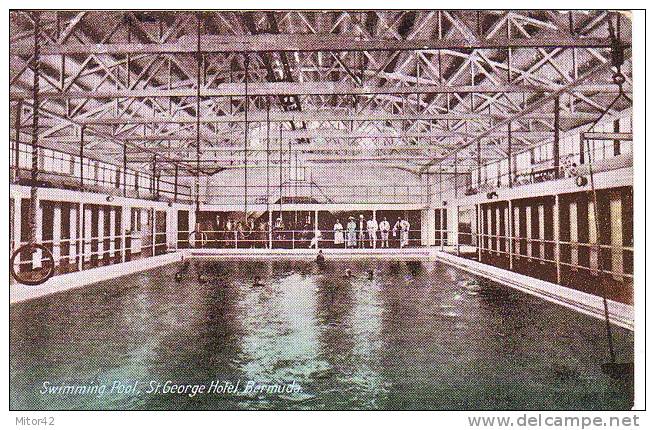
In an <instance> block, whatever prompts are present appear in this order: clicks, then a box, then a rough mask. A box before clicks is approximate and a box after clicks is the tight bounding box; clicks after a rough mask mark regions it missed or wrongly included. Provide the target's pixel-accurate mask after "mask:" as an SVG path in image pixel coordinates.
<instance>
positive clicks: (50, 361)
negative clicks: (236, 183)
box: [10, 260, 633, 410]
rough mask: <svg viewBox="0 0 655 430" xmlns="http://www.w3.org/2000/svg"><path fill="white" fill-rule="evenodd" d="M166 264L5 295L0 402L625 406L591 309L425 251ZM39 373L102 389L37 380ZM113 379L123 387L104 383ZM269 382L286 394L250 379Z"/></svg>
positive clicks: (626, 398) (69, 405) (628, 397)
mask: <svg viewBox="0 0 655 430" xmlns="http://www.w3.org/2000/svg"><path fill="white" fill-rule="evenodd" d="M181 267H182V266H181V264H179V263H176V264H171V265H168V266H164V267H160V268H157V269H154V270H151V271H147V272H142V273H138V274H136V275H129V276H124V277H121V278H117V279H114V280H112V281H107V282H103V283H99V284H94V285H91V286H88V287H84V288H79V289H75V290H69V291H65V292H62V293H58V294H54V295H51V296H47V297H42V298H39V299H36V300H31V301H27V302H23V303H17V304H13V305H11V308H10V312H11V316H10V323H11V329H10V342H11V350H10V369H11V370H10V373H11V374H10V381H11V393H10V403H11V404H10V406H11V408H12V409H439V410H442V409H445V410H450V409H476V410H477V409H629V408H630V407H631V405H632V399H633V394H632V393H633V382H632V380H613V379H611V378H609V377H608V376H606V375H604V374H602V373H601V371H600V365H601V363H603V362H604V361H606V360H607V352H606V349H607V347H606V340H605V332H604V325H603V322H602V321H599V320H596V319H593V318H590V317H587V316H584V315H580V314H578V313H576V312H574V311H572V310H569V309H566V308H564V307H561V306H558V305H556V304H552V303H548V302H545V301H543V300H541V299H538V298H536V297H533V296H530V295H527V294H524V293H521V292H518V291H515V290H512V289H510V288H508V287H505V286H501V285H498V284H495V283H493V282H490V281H488V280H485V279H482V278H479V277H475V276H472V275H470V274H467V273H466V272H463V271H461V270H458V269H454V268H452V267H449V266H446V265H443V264H440V263H434V262H410V261H406V262H403V261H400V262H383V261H367V260H360V261H329V262H327V264H326V266H325V267H323V268H319V267H317V266H316V264H315V263H314V262H312V261H252V260H248V261H238V262H235V261H229V262H225V261H195V262H192V263H191V264H190V267H189V269H188V271H187V272H186V273H184V274H183V275H182V279H181V281H180V282H177V281H176V280H175V276H174V275H175V273H176V272H177V271H179V270H180V268H181ZM347 268H350V269H352V271H353V274H354V275H355V276H354V277H353V278H352V279H345V278H344V277H343V276H342V274H343V273H344V272H345V270H346V269H347ZM367 270H373V271H374V273H373V279H372V280H370V279H368V276H367V274H366V271H367ZM199 273H205V274H206V275H207V281H206V282H204V283H202V282H199V280H198V274H199ZM254 276H260V277H261V278H262V282H263V284H264V285H263V286H253V283H252V280H253V278H254ZM613 331H614V337H615V343H616V349H617V354H618V356H619V358H620V359H621V360H622V361H632V348H633V336H632V333H631V332H629V331H627V330H623V329H620V328H617V327H613ZM167 381H171V382H172V383H175V384H190V385H193V384H195V385H205V386H206V387H209V386H210V384H211V383H212V381H219V383H220V384H223V385H227V384H232V385H236V384H237V383H238V384H239V386H238V387H237V388H238V389H237V390H236V392H235V393H225V392H223V393H219V392H213V393H209V392H206V393H202V394H197V395H195V396H191V395H189V393H186V394H181V393H169V392H163V391H164V388H163V386H165V384H166V382H167ZM44 382H45V383H46V384H47V385H48V384H49V385H48V387H49V388H51V387H61V386H64V387H65V386H75V387H77V386H87V387H94V386H96V387H101V386H106V391H105V392H104V394H103V395H99V394H97V393H91V394H89V393H87V394H83V393H82V394H81V393H66V392H65V391H64V392H61V393H52V392H50V391H48V392H45V393H43V391H44ZM116 383H121V384H124V386H126V387H127V386H132V385H133V384H135V383H136V390H135V391H134V392H129V390H127V389H122V391H123V392H119V390H118V389H116V390H115V391H114V392H109V390H110V389H111V387H112V386H113V385H114V384H116ZM157 383H159V384H161V385H162V387H161V388H160V391H159V392H152V393H149V392H148V391H149V389H150V388H151V387H152V386H156V384H157ZM249 383H250V384H254V386H257V387H259V389H260V390H264V391H260V392H255V390H253V391H250V392H247V390H246V387H247V385H248V384H249ZM151 384H154V385H151ZM275 384H278V386H279V387H291V389H294V388H295V392H290V393H289V392H281V393H280V392H268V391H266V388H267V387H265V385H266V386H273V387H275ZM168 387H169V388H170V384H169V385H168ZM298 387H299V388H298ZM115 388H118V386H116V387H115ZM276 389H278V388H276ZM292 391H293V390H292Z"/></svg>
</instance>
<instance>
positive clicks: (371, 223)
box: [366, 216, 378, 249]
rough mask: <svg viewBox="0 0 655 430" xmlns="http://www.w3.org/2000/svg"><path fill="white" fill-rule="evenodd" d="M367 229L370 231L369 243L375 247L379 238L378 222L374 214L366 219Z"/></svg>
mask: <svg viewBox="0 0 655 430" xmlns="http://www.w3.org/2000/svg"><path fill="white" fill-rule="evenodd" d="M366 230H367V231H368V245H369V246H370V247H371V248H373V249H375V248H376V242H377V239H378V222H377V221H376V220H375V219H374V218H373V216H371V219H369V220H368V221H366Z"/></svg>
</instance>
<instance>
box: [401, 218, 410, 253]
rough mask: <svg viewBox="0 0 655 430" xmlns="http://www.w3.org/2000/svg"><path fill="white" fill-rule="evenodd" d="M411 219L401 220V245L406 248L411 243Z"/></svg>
mask: <svg viewBox="0 0 655 430" xmlns="http://www.w3.org/2000/svg"><path fill="white" fill-rule="evenodd" d="M409 227H410V225H409V221H407V220H406V219H403V220H402V221H400V247H401V248H404V247H406V246H408V245H409Z"/></svg>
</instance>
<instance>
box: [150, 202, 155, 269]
mask: <svg viewBox="0 0 655 430" xmlns="http://www.w3.org/2000/svg"><path fill="white" fill-rule="evenodd" d="M150 213H151V216H150V247H151V248H150V256H151V257H154V256H155V252H156V251H157V228H156V227H155V224H156V223H157V210H156V209H155V208H150Z"/></svg>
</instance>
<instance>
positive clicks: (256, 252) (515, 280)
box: [9, 248, 634, 330]
mask: <svg viewBox="0 0 655 430" xmlns="http://www.w3.org/2000/svg"><path fill="white" fill-rule="evenodd" d="M451 251H452V250H451ZM316 254H317V251H316V250H315V249H294V250H292V249H275V250H268V249H185V250H178V251H175V252H171V253H168V254H164V255H159V256H156V257H151V258H145V259H141V260H136V261H130V262H125V263H119V264H115V265H111V266H103V267H97V268H93V269H89V270H84V271H82V272H73V273H66V274H63V275H58V276H54V277H52V278H51V279H49V280H48V281H47V282H45V283H44V284H42V285H38V286H26V285H21V284H17V283H13V284H11V285H10V287H9V297H10V303H17V302H22V301H25V300H30V299H34V298H37V297H41V296H46V295H49V294H54V293H57V292H60V291H65V290H70V289H73V288H79V287H83V286H85V285H89V284H93V283H96V282H102V281H107V280H109V279H113V278H117V277H119V276H124V275H129V274H132V273H137V272H141V271H144V270H149V269H153V268H156V267H159V266H163V265H166V264H170V263H173V262H176V261H181V260H183V259H193V260H216V259H221V260H232V259H234V260H238V259H244V258H249V259H258V258H261V259H271V258H275V259H285V260H292V259H293V260H297V259H306V260H313V259H314V258H315V256H316ZM323 254H324V255H325V257H326V259H336V260H346V259H352V258H370V259H380V260H393V259H402V260H415V261H441V262H443V263H446V264H449V265H451V266H455V267H457V268H460V269H462V270H464V271H466V272H469V273H472V274H474V275H479V276H482V277H485V278H488V279H490V280H492V281H495V282H498V283H500V284H503V285H507V286H509V287H511V288H515V289H517V290H520V291H523V292H526V293H528V294H532V295H534V296H537V297H540V298H542V299H544V300H547V301H549V302H553V303H557V304H559V305H562V306H565V307H567V308H570V309H573V310H575V311H578V312H580V313H583V314H585V315H589V316H592V317H594V318H598V319H604V317H605V316H604V308H603V301H602V299H601V298H600V297H598V296H595V295H593V294H589V293H585V292H582V291H578V290H574V289H572V288H567V287H563V286H561V285H557V284H554V283H551V282H546V281H542V280H539V279H535V278H531V277H529V276H525V275H521V274H518V273H515V272H511V271H509V270H505V269H500V268H497V267H494V266H490V265H487V264H483V263H479V262H477V261H474V260H470V259H466V258H462V257H458V256H457V255H454V254H452V253H449V252H446V251H441V250H440V249H439V248H407V249H397V248H396V249H394V248H387V249H323ZM608 311H609V317H610V321H611V322H612V323H613V324H615V325H618V326H620V327H624V328H626V329H629V330H634V309H633V307H632V306H630V305H627V304H624V303H619V302H616V301H612V300H608Z"/></svg>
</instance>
